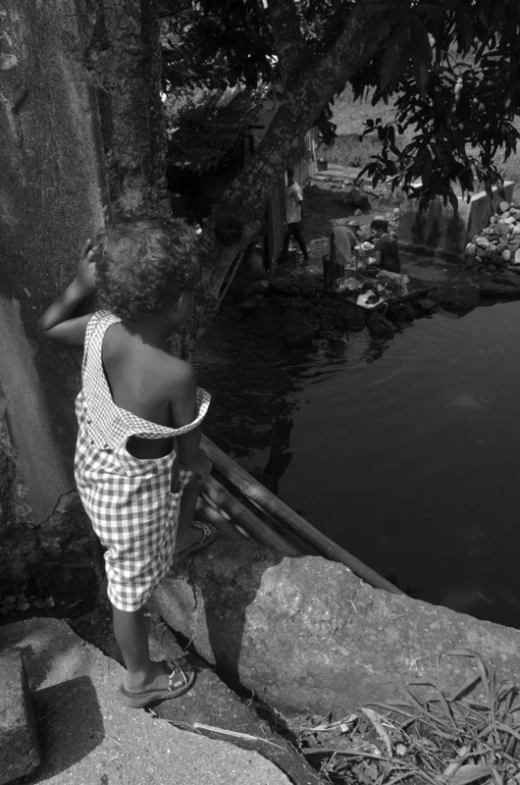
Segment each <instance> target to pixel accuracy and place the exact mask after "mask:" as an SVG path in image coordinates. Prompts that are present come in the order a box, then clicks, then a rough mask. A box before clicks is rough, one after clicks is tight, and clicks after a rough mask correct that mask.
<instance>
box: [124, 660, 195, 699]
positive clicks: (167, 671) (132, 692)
mask: <svg viewBox="0 0 520 785" xmlns="http://www.w3.org/2000/svg"><path fill="white" fill-rule="evenodd" d="M152 666H153V668H152V670H151V672H150V673H149V674H147V676H146V678H145V679H142V678H135V677H134V678H132V676H130V675H127V678H126V681H125V684H122V685H121V686H120V688H119V693H118V698H119V701H120V702H121V703H123V704H124V705H125V706H130V707H131V708H134V709H142V708H144V707H145V706H149V705H150V704H151V703H156V702H157V701H163V700H171V699H172V698H178V697H179V695H183V694H184V693H185V692H187V691H188V690H189V689H190V687H191V686H192V685H193V683H194V681H195V673H194V671H193V669H192V668H191V667H190V666H189V665H187V664H186V663H183V664H182V666H181V664H180V662H179V661H178V660H173V661H172V662H171V663H166V662H154V663H152Z"/></svg>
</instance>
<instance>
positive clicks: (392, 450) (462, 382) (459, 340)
mask: <svg viewBox="0 0 520 785" xmlns="http://www.w3.org/2000/svg"><path fill="white" fill-rule="evenodd" d="M245 324H246V323H243V325H241V327H240V330H238V331H237V327H236V323H235V322H228V323H226V322H225V320H224V321H222V320H221V321H219V324H218V325H217V326H216V329H215V330H213V331H212V335H211V336H208V338H207V339H206V342H205V344H204V346H203V347H202V349H201V352H200V353H199V356H198V363H199V374H200V377H201V381H202V383H203V384H204V385H205V386H207V387H208V389H210V390H211V391H212V393H213V395H214V405H213V407H212V413H211V416H210V418H209V420H208V423H207V426H206V430H207V432H208V433H209V435H210V436H211V437H212V438H214V439H215V440H216V441H217V442H218V443H219V444H220V445H221V446H222V447H223V448H224V449H226V450H228V451H229V452H230V454H232V455H234V456H235V457H239V459H240V462H241V463H242V465H244V466H245V468H247V469H248V470H249V471H252V473H254V474H255V475H256V476H257V477H260V478H261V479H262V480H263V481H265V482H266V484H269V486H270V487H271V488H273V489H274V490H276V491H277V492H278V493H279V494H280V496H281V497H282V498H283V499H284V501H286V502H287V503H288V504H290V505H291V506H293V507H294V508H295V509H298V511H300V512H302V514H304V515H305V516H306V517H307V518H308V519H309V520H310V521H311V522H312V523H314V525H316V526H317V527H318V528H319V529H321V530H322V531H323V532H325V533H326V534H328V535H329V536H330V537H332V538H334V539H335V540H336V541H337V542H339V543H340V544H341V545H342V546H343V547H345V548H346V549H347V550H349V551H351V552H352V553H354V554H355V555H356V556H358V557H359V558H361V559H362V560H363V561H365V562H366V563H367V564H369V565H370V566H371V567H373V568H374V569H375V570H377V571H378V572H380V573H381V574H383V575H385V576H386V577H389V578H390V579H394V580H395V581H396V582H398V584H399V585H400V586H401V587H402V588H404V589H405V590H408V591H409V592H410V593H412V594H413V595H414V596H419V597H420V598H421V599H424V600H427V601H430V602H435V603H440V604H445V605H447V606H449V607H452V608H454V609H455V610H459V611H466V612H470V613H472V614H473V615H475V616H478V617H480V618H488V619H492V620H493V621H498V622H500V623H503V624H508V625H511V626H517V627H520V600H519V599H518V598H520V591H519V586H518V577H517V576H518V567H517V565H518V561H519V558H520V535H519V533H518V524H517V521H516V518H517V508H518V499H519V493H518V490H519V483H518V476H519V464H520V416H519V404H518V402H519V401H520V366H519V363H518V352H519V348H520V305H519V304H518V303H510V304H503V305H499V306H495V307H493V308H479V309H477V310H475V311H473V312H471V313H470V314H468V315H467V316H466V317H464V318H462V319H453V318H450V317H446V316H442V315H437V316H435V317H433V318H431V319H424V320H420V321H418V322H416V323H414V325H413V326H411V327H410V328H407V329H406V330H405V331H404V332H403V333H401V334H398V335H396V336H395V338H394V339H393V341H391V342H390V344H389V345H388V346H387V348H386V349H385V351H384V353H383V354H382V357H381V358H380V359H379V360H378V361H377V362H373V363H372V364H368V363H367V362H366V353H367V350H368V347H369V342H368V337H367V336H366V335H365V334H364V333H358V334H355V335H354V336H350V337H349V338H348V340H347V339H343V340H336V341H330V340H325V339H324V340H322V341H320V342H318V343H317V344H316V345H315V346H314V347H313V349H312V350H309V351H308V350H294V351H288V350H286V349H283V348H282V347H275V348H273V342H272V340H271V339H269V340H265V341H262V340H261V338H259V337H258V335H254V336H251V335H249V334H248V330H247V329H246V328H245V327H244V325H245Z"/></svg>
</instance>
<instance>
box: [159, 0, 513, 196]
mask: <svg viewBox="0 0 520 785" xmlns="http://www.w3.org/2000/svg"><path fill="white" fill-rule="evenodd" d="M273 8H274V9H275V11H276V12H277V13H273ZM161 15H162V16H163V24H164V30H165V36H164V43H165V45H164V87H165V89H166V90H169V89H172V88H173V87H182V86H183V85H184V86H195V85H197V86H200V85H204V86H207V87H211V88H216V87H224V86H226V85H229V84H236V83H237V82H241V83H243V84H245V85H246V86H247V87H249V88H252V87H255V86H256V85H257V84H258V83H259V82H262V81H264V82H265V81H269V80H274V79H277V78H279V77H280V76H281V75H282V74H283V72H284V71H285V73H286V75H287V80H286V83H287V86H288V88H289V87H290V85H291V81H292V80H295V79H297V78H305V77H306V76H308V78H312V74H313V69H315V67H316V65H317V63H319V62H321V61H323V59H324V58H327V57H329V56H330V53H331V50H332V48H333V47H334V44H335V43H336V42H337V41H338V40H339V37H340V36H341V34H342V32H343V30H344V29H345V25H346V24H347V22H348V20H349V18H351V17H352V16H353V15H358V16H366V17H369V18H370V28H369V33H368V35H367V37H366V38H365V39H363V38H360V40H359V41H358V42H357V45H358V46H359V47H360V49H362V48H363V47H366V46H367V45H368V44H369V43H370V41H371V40H372V41H377V48H376V52H375V54H374V55H373V56H372V57H370V59H369V61H368V62H367V63H366V64H365V66H364V67H362V68H361V69H360V70H359V71H358V72H357V73H356V74H355V75H354V77H353V78H352V79H351V82H352V86H353V89H354V94H355V96H356V97H357V98H358V99H359V100H364V99H365V100H366V99H367V98H370V100H371V101H372V103H373V104H374V105H376V104H377V103H378V102H380V101H383V102H385V103H388V102H389V101H392V102H394V105H395V120H394V122H392V123H390V124H383V123H382V122H376V123H373V124H372V125H371V124H370V123H369V124H368V126H367V128H366V129H365V133H377V134H378V135H379V138H380V139H381V141H382V143H383V144H382V150H381V153H380V154H379V155H377V156H376V157H375V158H374V159H373V160H372V161H370V162H369V164H368V165H367V167H366V172H367V173H368V174H369V175H370V176H371V177H372V178H373V181H374V183H377V182H378V181H381V180H390V182H391V183H392V185H393V186H397V185H401V186H403V187H404V189H405V190H409V189H410V188H411V187H412V184H413V183H414V182H415V181H416V180H417V179H418V178H421V180H422V185H421V186H420V188H419V189H418V192H419V195H420V196H421V203H422V206H426V205H427V204H428V202H429V201H430V200H431V198H432V197H433V196H434V195H437V194H439V195H442V196H444V197H445V198H446V199H447V198H449V199H450V200H451V202H452V204H453V205H454V207H455V206H456V202H457V200H456V198H455V195H454V192H453V183H454V181H458V182H459V183H460V186H461V187H462V190H463V191H465V192H467V193H471V192H472V191H473V190H475V189H476V188H477V185H478V184H484V185H485V186H486V187H488V188H489V187H491V186H492V185H493V184H494V183H496V182H497V181H499V180H500V174H499V171H498V168H497V153H498V152H499V151H503V152H504V155H505V157H506V158H507V157H508V156H509V155H510V154H511V153H512V152H514V150H515V148H516V143H517V140H518V138H519V135H520V134H519V131H518V128H517V127H516V125H515V118H516V116H517V115H518V114H519V113H520V79H519V76H520V74H519V69H520V65H519V63H520V3H518V0H436V1H435V2H428V0H284V2H283V3H281V2H280V0H163V2H162V6H161ZM284 36H285V42H286V43H288V44H289V46H286V47H285V48H283V47H281V46H280V40H281V39H282V40H283V37H284ZM288 38H289V39H290V40H289V41H287V39H288ZM291 47H292V52H293V53H294V52H296V53H297V56H295V57H294V58H292V55H291V58H292V61H289V62H288V55H289V54H291ZM302 74H303V75H304V76H303V77H302ZM343 86H345V85H343ZM333 99H334V95H333V94H332V95H327V96H324V101H323V105H322V106H321V107H319V109H318V111H317V112H316V117H318V115H319V114H320V111H323V110H324V109H325V111H326V107H327V103H329V102H330V101H332V100H333ZM302 130H306V129H302ZM328 130H329V131H330V126H329V129H328ZM406 131H408V133H407V134H406ZM410 137H411V141H406V140H407V139H409V138H410Z"/></svg>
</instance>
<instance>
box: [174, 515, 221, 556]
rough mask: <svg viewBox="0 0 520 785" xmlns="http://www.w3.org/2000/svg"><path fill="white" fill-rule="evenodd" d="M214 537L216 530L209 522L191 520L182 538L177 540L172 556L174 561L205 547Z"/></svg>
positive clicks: (215, 536)
mask: <svg viewBox="0 0 520 785" xmlns="http://www.w3.org/2000/svg"><path fill="white" fill-rule="evenodd" d="M216 538H217V530H216V529H215V527H214V526H212V525H211V523H202V522H201V521H193V523H192V524H191V526H190V527H189V529H188V531H187V532H186V534H185V536H184V537H183V538H182V540H180V541H178V542H177V547H176V549H175V552H174V554H173V558H174V560H175V561H179V560H180V559H184V558H186V556H189V555H190V554H192V553H195V552H196V551H200V550H202V549H203V548H207V546H208V545H211V543H212V542H214V541H215V540H216Z"/></svg>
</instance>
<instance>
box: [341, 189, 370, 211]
mask: <svg viewBox="0 0 520 785" xmlns="http://www.w3.org/2000/svg"><path fill="white" fill-rule="evenodd" d="M341 201H342V203H343V204H345V205H347V206H348V207H355V208H357V209H359V210H370V200H369V198H368V196H367V195H366V194H364V193H363V192H362V191H360V190H359V188H351V189H350V190H349V191H347V192H346V193H345V194H344V195H343V196H342V198H341Z"/></svg>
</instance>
